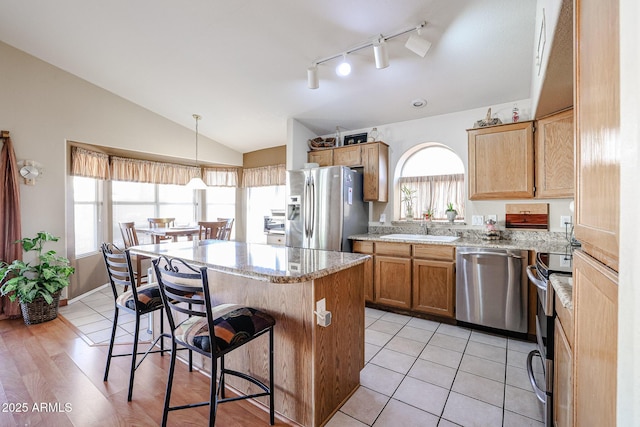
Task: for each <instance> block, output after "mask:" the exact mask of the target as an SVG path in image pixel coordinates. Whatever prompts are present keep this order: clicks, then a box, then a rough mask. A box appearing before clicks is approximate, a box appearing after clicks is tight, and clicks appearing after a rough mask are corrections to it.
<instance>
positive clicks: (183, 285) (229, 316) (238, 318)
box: [153, 255, 275, 427]
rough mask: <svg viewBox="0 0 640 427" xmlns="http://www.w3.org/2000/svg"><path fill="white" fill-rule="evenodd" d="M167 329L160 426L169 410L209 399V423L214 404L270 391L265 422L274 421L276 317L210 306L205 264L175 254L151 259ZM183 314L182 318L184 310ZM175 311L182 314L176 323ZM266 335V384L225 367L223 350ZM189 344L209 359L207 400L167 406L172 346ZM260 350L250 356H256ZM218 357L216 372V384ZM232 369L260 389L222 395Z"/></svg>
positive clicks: (172, 371)
mask: <svg viewBox="0 0 640 427" xmlns="http://www.w3.org/2000/svg"><path fill="white" fill-rule="evenodd" d="M153 266H154V269H155V272H156V277H157V279H158V285H159V286H160V295H161V296H162V300H163V302H164V305H165V313H166V316H167V321H168V323H169V327H170V329H171V348H172V352H171V364H170V365H169V378H168V380H167V391H166V394H165V400H164V409H163V412H162V426H163V427H164V426H166V425H167V418H168V415H169V412H170V411H174V410H179V409H187V408H195V407H199V406H206V405H209V425H210V426H213V425H215V420H216V410H217V408H218V404H220V403H225V402H231V401H235V400H244V399H252V398H256V397H261V396H269V422H270V424H271V425H273V423H274V398H273V390H274V388H273V327H274V325H275V320H274V319H273V317H271V316H270V315H269V314H267V313H265V312H262V311H260V310H257V309H255V308H250V307H244V306H241V305H236V304H220V305H216V306H212V302H211V294H210V290H209V281H208V276H207V267H194V266H191V265H189V264H187V263H186V262H185V261H183V260H182V259H179V258H168V257H166V256H164V255H163V256H161V257H159V258H157V259H154V260H153ZM185 315H186V319H185V318H184V316H185ZM177 316H181V317H180V319H183V320H181V321H180V322H179V323H177ZM267 332H268V336H269V354H268V358H269V362H268V363H269V374H268V375H269V386H267V385H266V384H265V383H264V382H263V381H262V380H260V379H258V378H257V377H256V376H252V375H249V374H247V373H243V372H238V371H235V370H232V369H227V368H225V364H224V362H225V360H224V358H225V355H227V354H228V353H230V352H232V351H233V350H236V349H238V348H240V347H241V346H243V345H244V344H247V343H249V342H251V341H253V340H254V339H256V338H258V337H260V336H262V335H264V334H266V333H267ZM178 345H180V346H183V347H184V348H187V349H190V350H193V351H195V352H197V353H199V354H201V355H203V356H205V357H209V358H210V359H211V380H210V381H211V383H210V387H209V400H208V401H206V402H199V403H190V404H183V405H179V406H171V405H170V403H171V388H172V385H173V376H174V374H175V364H176V352H175V350H176V348H177V346H178ZM262 354H263V352H258V353H256V354H253V355H252V356H251V357H252V358H256V359H259V358H260V357H261V355H262ZM218 359H220V377H219V380H218V385H217V386H216V377H217V373H218ZM227 375H232V376H235V377H238V378H242V379H244V380H246V381H248V382H250V383H252V384H255V385H256V386H258V387H259V388H260V389H261V390H262V392H259V393H252V394H244V395H240V396H235V397H229V398H226V397H225V377H226V376H227Z"/></svg>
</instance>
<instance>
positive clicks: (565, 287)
mask: <svg viewBox="0 0 640 427" xmlns="http://www.w3.org/2000/svg"><path fill="white" fill-rule="evenodd" d="M549 281H550V282H551V286H553V290H554V291H555V292H556V295H558V299H559V300H560V303H561V304H562V306H563V307H564V308H566V309H568V310H573V278H572V277H570V276H566V275H562V274H552V275H551V276H549Z"/></svg>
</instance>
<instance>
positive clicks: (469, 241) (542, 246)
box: [349, 233, 567, 253]
mask: <svg viewBox="0 0 640 427" xmlns="http://www.w3.org/2000/svg"><path fill="white" fill-rule="evenodd" d="M387 234H389V233H387ZM381 236H384V234H355V235H352V236H349V239H352V240H370V241H376V242H399V243H412V244H424V245H448V246H475V247H482V248H500V249H520V250H529V251H536V252H561V253H564V252H565V251H566V248H567V242H566V241H564V240H520V239H518V240H510V239H500V240H484V239H478V238H469V237H460V238H459V239H458V240H455V241H453V242H437V241H417V240H413V239H411V240H406V239H382V238H381Z"/></svg>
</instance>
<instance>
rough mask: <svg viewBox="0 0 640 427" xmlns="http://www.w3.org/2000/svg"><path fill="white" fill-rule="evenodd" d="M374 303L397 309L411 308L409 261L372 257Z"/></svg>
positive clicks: (387, 257)
mask: <svg viewBox="0 0 640 427" xmlns="http://www.w3.org/2000/svg"><path fill="white" fill-rule="evenodd" d="M374 258H375V259H374V265H375V271H374V275H373V277H374V283H375V302H376V303H379V304H384V305H388V306H391V307H398V308H406V309H409V308H411V259H410V258H409V259H406V258H396V257H389V256H379V255H376V256H375V257H374Z"/></svg>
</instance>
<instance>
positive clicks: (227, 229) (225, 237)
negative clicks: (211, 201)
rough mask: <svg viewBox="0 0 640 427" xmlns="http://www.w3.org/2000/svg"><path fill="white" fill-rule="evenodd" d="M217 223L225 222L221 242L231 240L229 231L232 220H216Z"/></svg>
mask: <svg viewBox="0 0 640 427" xmlns="http://www.w3.org/2000/svg"><path fill="white" fill-rule="evenodd" d="M218 221H226V223H227V224H226V225H225V227H224V236H222V240H230V239H231V229H232V228H233V221H234V219H233V218H218Z"/></svg>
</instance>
